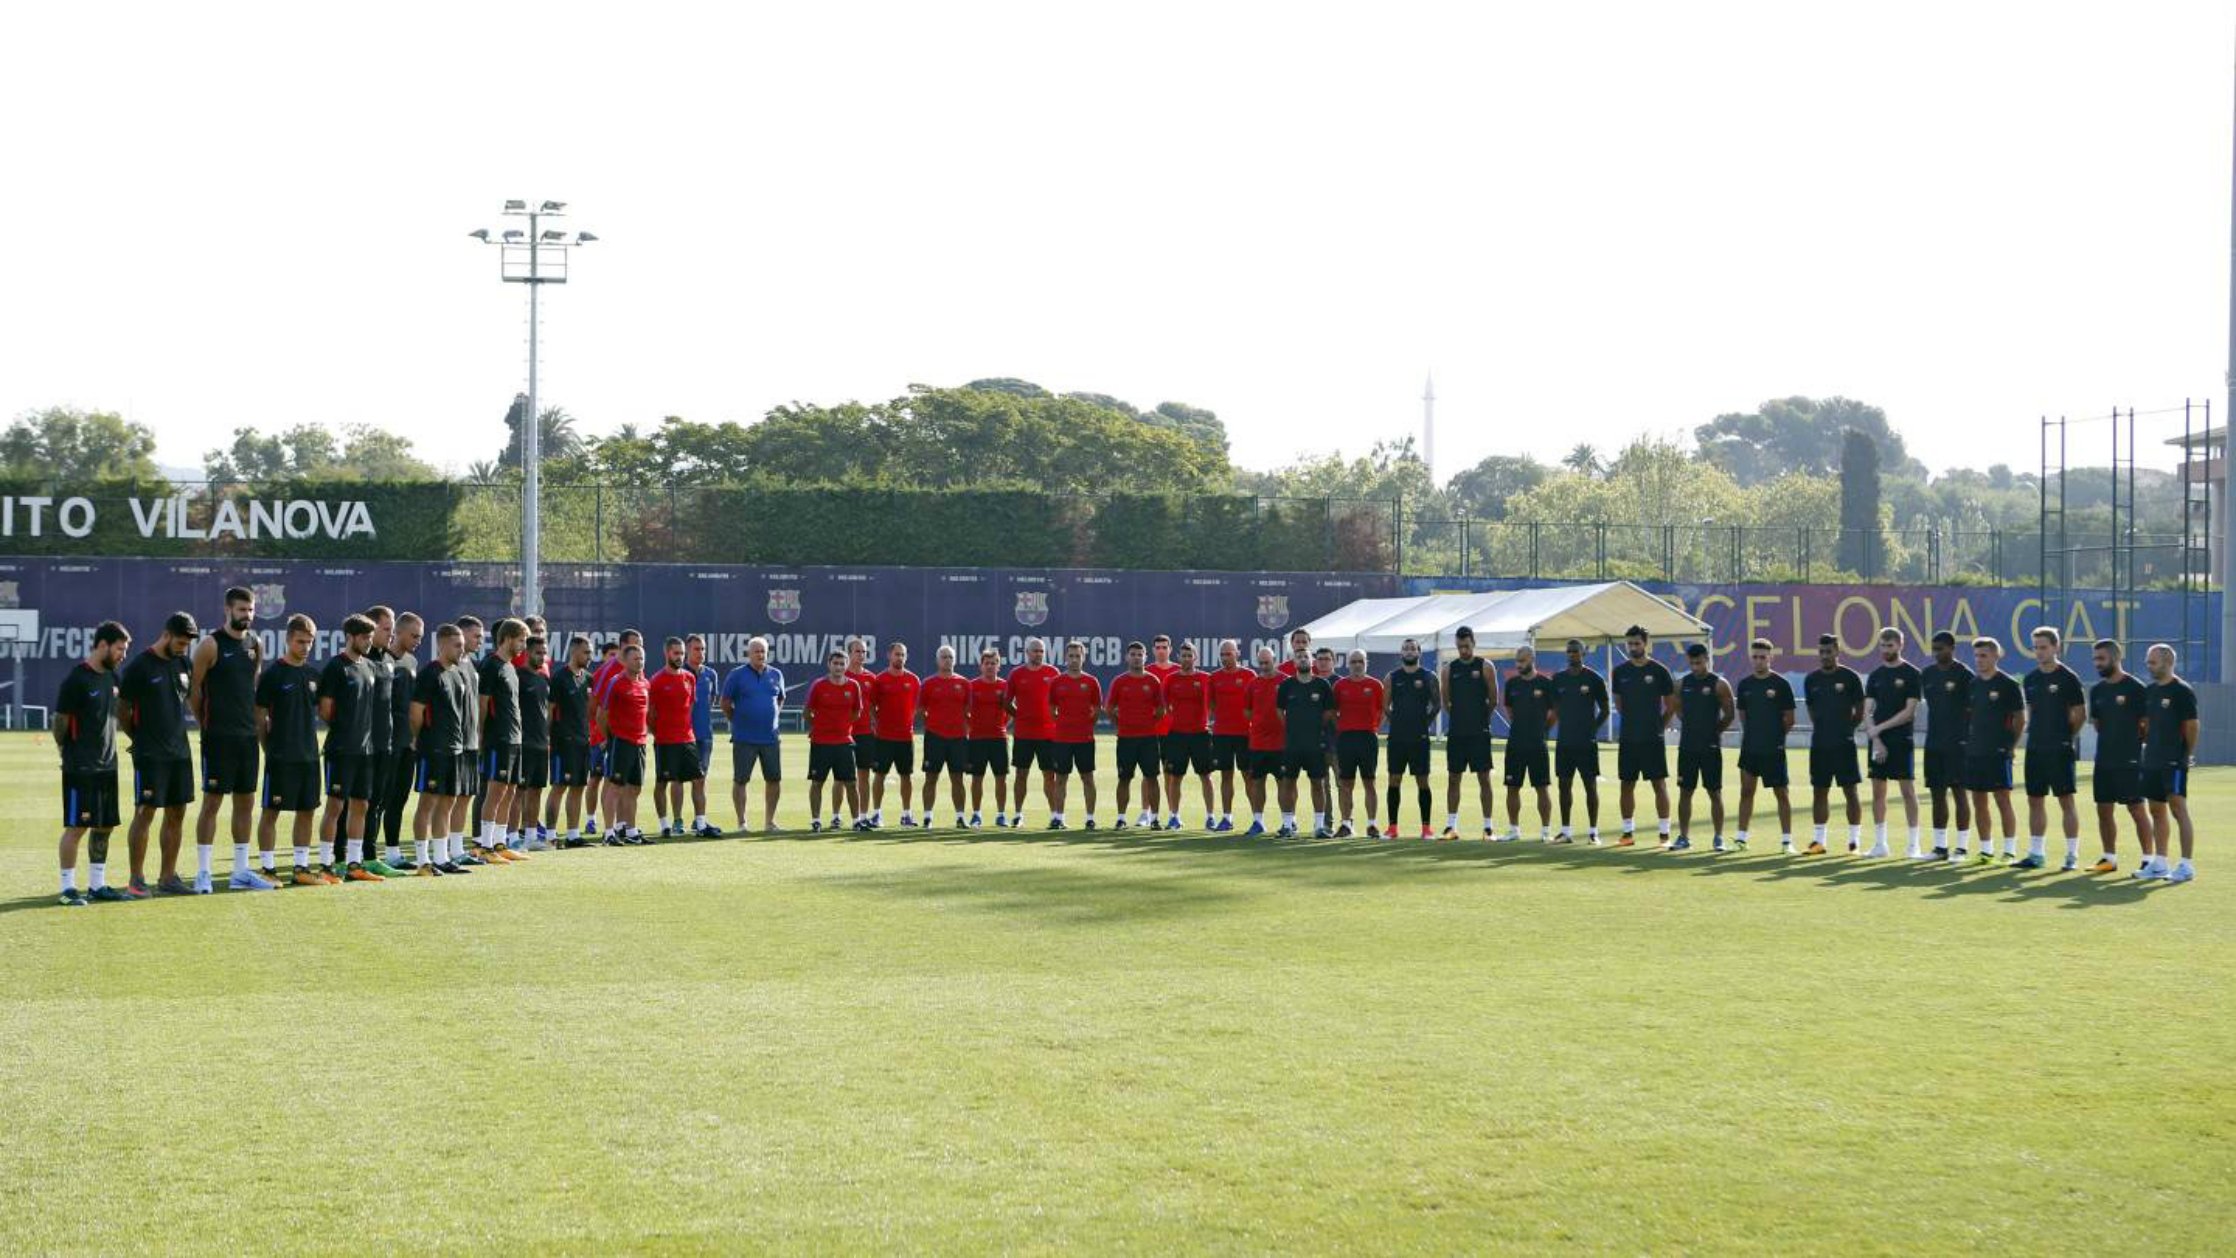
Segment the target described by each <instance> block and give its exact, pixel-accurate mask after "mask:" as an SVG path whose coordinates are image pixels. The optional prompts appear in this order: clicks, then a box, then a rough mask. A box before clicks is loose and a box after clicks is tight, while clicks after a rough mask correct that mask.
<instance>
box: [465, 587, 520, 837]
mask: <svg viewBox="0 0 2236 1258" xmlns="http://www.w3.org/2000/svg"><path fill="white" fill-rule="evenodd" d="M492 635H493V637H494V638H495V645H494V647H493V649H492V650H491V651H490V652H489V654H487V655H485V656H483V657H481V660H480V661H479V662H478V663H476V664H475V665H474V671H475V672H476V673H477V674H478V675H479V678H478V685H479V688H480V691H481V786H482V790H483V792H484V794H483V795H482V796H481V821H480V826H481V831H480V833H479V834H477V835H476V836H475V837H474V840H473V842H474V844H475V847H476V850H475V852H474V854H475V855H476V856H479V857H480V858H481V859H482V861H483V862H484V863H487V864H499V865H501V864H509V863H511V862H513V861H516V860H525V859H527V858H526V857H525V856H522V855H520V854H519V853H517V852H515V851H513V850H512V847H511V845H510V842H509V836H508V835H507V834H506V825H507V823H508V822H510V821H511V819H512V814H513V807H512V805H513V788H514V786H515V785H516V784H517V783H518V782H519V781H520V673H519V671H518V670H516V669H514V668H513V666H512V657H513V656H514V655H516V654H518V653H519V651H520V644H521V643H522V642H524V641H526V640H527V637H528V626H527V625H525V624H522V623H521V622H520V621H518V620H515V619H513V618H512V617H510V616H507V617H505V618H504V619H503V620H500V621H498V622H497V627H496V629H494V630H493V631H492ZM467 640H468V641H469V642H470V641H471V640H472V635H470V634H469V635H467Z"/></svg>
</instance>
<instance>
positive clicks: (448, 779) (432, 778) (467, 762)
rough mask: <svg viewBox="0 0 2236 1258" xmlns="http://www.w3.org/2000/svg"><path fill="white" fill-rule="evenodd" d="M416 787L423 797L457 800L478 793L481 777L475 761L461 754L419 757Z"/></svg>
mask: <svg viewBox="0 0 2236 1258" xmlns="http://www.w3.org/2000/svg"><path fill="white" fill-rule="evenodd" d="M415 785H416V787H417V788H418V790H419V793H420V794H422V795H435V796H439V797H441V798H444V799H456V798H460V797H463V796H467V795H475V794H479V793H480V791H481V773H480V771H479V770H477V769H476V768H475V767H474V758H473V757H472V756H470V755H467V754H466V753H465V752H462V751H448V752H442V753H439V754H429V755H422V756H420V757H419V777H418V780H417V782H416V783H415Z"/></svg>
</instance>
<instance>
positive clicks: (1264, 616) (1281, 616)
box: [1258, 594, 1289, 629]
mask: <svg viewBox="0 0 2236 1258" xmlns="http://www.w3.org/2000/svg"><path fill="white" fill-rule="evenodd" d="M1258 623H1259V624H1260V625H1262V626H1264V627H1265V628H1267V629H1279V628H1281V627H1282V626H1283V625H1286V624H1288V623H1289V596H1288V595H1286V594H1260V595H1259V596H1258Z"/></svg>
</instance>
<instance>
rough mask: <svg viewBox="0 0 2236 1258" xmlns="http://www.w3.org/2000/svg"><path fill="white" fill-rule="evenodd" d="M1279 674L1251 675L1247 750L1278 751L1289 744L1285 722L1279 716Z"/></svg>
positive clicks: (1281, 680) (1281, 678) (1280, 679)
mask: <svg viewBox="0 0 2236 1258" xmlns="http://www.w3.org/2000/svg"><path fill="white" fill-rule="evenodd" d="M1287 680H1288V678H1286V677H1283V676H1282V675H1281V674H1279V673H1275V674H1273V675H1272V676H1271V677H1260V676H1258V675H1257V674H1256V673H1252V674H1250V750H1252V751H1280V750H1281V749H1282V748H1283V747H1285V746H1286V745H1287V744H1288V739H1289V730H1288V725H1287V723H1286V722H1284V721H1283V720H1282V719H1281V703H1280V699H1279V697H1278V696H1279V695H1280V693H1281V683H1282V682H1284V681H1287Z"/></svg>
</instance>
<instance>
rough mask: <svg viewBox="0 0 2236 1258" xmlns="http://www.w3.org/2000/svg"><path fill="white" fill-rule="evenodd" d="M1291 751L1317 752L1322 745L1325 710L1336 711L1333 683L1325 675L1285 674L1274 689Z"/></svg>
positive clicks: (1275, 699) (1297, 752) (1275, 700)
mask: <svg viewBox="0 0 2236 1258" xmlns="http://www.w3.org/2000/svg"><path fill="white" fill-rule="evenodd" d="M1273 701H1274V703H1276V704H1277V705H1279V706H1280V708H1281V720H1282V728H1283V730H1284V731H1285V733H1286V746H1287V748H1288V751H1289V754H1291V755H1304V754H1307V753H1317V752H1318V751H1319V750H1320V748H1321V747H1322V746H1324V745H1325V741H1324V740H1325V737H1326V735H1325V733H1324V731H1325V730H1326V728H1327V716H1328V713H1330V712H1333V711H1335V687H1334V685H1332V684H1331V683H1330V682H1329V681H1328V679H1327V678H1325V677H1284V678H1282V679H1281V686H1280V688H1279V689H1277V690H1275V691H1274V692H1273Z"/></svg>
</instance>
